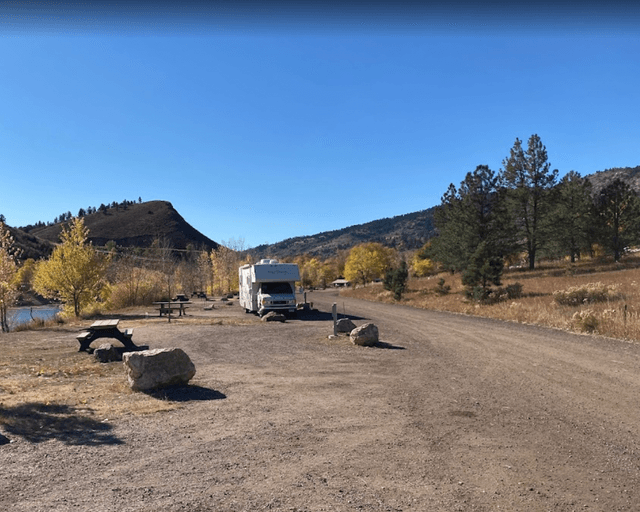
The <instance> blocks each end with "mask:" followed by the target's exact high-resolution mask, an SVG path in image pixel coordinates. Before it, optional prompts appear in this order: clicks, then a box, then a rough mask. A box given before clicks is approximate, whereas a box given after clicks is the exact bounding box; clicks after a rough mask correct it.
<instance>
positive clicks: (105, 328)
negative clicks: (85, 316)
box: [76, 319, 141, 352]
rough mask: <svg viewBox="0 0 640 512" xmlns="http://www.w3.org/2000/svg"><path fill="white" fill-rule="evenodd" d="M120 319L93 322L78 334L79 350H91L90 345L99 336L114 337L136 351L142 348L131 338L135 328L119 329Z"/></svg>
mask: <svg viewBox="0 0 640 512" xmlns="http://www.w3.org/2000/svg"><path fill="white" fill-rule="evenodd" d="M119 322H120V320H118V319H113V320H97V321H95V322H93V323H92V324H91V325H90V326H89V327H88V328H87V330H86V331H84V332H81V333H80V334H78V335H77V336H76V339H77V340H78V341H79V342H80V349H79V350H78V351H79V352H82V351H87V352H89V346H90V345H91V343H92V342H93V341H95V340H97V339H98V338H114V339H116V340H118V341H119V342H120V343H122V344H123V345H124V346H125V348H127V349H129V350H131V351H135V350H141V348H140V347H138V346H137V345H135V344H134V343H133V342H132V341H131V338H132V336H133V329H126V330H124V331H121V330H120V329H118V323H119Z"/></svg>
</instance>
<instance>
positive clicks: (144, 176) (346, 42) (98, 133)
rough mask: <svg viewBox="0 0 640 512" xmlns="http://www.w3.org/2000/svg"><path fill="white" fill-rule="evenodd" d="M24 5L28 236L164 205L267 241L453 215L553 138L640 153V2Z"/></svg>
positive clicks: (5, 63)
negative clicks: (113, 209) (92, 216)
mask: <svg viewBox="0 0 640 512" xmlns="http://www.w3.org/2000/svg"><path fill="white" fill-rule="evenodd" d="M14 4H16V5H17V6H18V7H17V8H14V9H7V8H6V6H5V7H1V8H0V176H1V180H0V213H2V214H4V215H5V217H6V218H7V222H8V224H9V225H12V226H22V225H27V224H31V223H35V222H37V221H40V220H42V221H50V220H53V219H54V218H55V217H57V216H58V215H59V214H61V213H63V212H66V211H71V212H72V213H73V214H76V213H77V211H78V210H79V209H80V208H86V207H87V206H99V205H100V204H101V203H110V202H112V201H122V200H123V199H129V200H137V198H138V197H142V199H143V201H147V200H155V199H162V200H167V201H170V202H171V203H173V205H174V207H175V208H176V209H177V210H178V211H179V212H180V213H181V214H182V215H183V216H184V217H185V219H186V220H187V221H188V222H189V223H191V224H192V225H193V226H194V227H196V228H197V229H198V230H200V231H201V232H202V233H204V234H205V235H207V236H208V237H210V238H212V239H214V240H216V241H228V240H230V239H234V240H239V239H243V240H244V242H245V246H249V247H252V246H256V245H259V244H262V243H275V242H278V241H281V240H284V239H286V238H289V237H294V236H301V235H311V234H315V233H318V232H321V231H327V230H333V229H340V228H343V227H346V226H350V225H354V224H360V223H364V222H368V221H371V220H375V219H380V218H383V217H392V216H394V215H401V214H404V213H410V212H414V211H418V210H422V209H425V208H428V207H431V206H434V205H436V204H438V203H439V202H440V198H441V196H442V194H443V193H444V192H445V191H446V188H447V186H448V185H449V183H452V182H453V183H454V184H456V185H458V184H459V182H460V181H461V180H462V179H463V178H464V176H465V174H466V173H467V172H469V171H473V170H474V169H475V167H476V166H477V165H480V164H486V165H489V167H491V168H492V169H493V170H495V171H497V170H499V169H500V167H501V165H502V161H503V159H504V158H505V157H506V156H507V155H508V153H509V150H510V148H511V147H512V145H513V143H514V140H515V138H516V137H518V138H520V139H521V140H523V141H525V142H526V140H527V139H528V138H529V136H530V135H531V134H534V133H537V134H538V135H539V136H540V137H541V139H542V142H543V143H544V144H545V145H546V147H547V151H548V154H549V161H550V162H551V165H552V167H553V168H557V169H558V170H559V171H560V174H561V175H563V174H565V173H566V172H568V171H570V170H575V171H578V172H580V173H581V174H582V175H586V174H590V173H593V172H595V171H598V170H604V169H607V168H611V167H618V166H620V167H625V166H629V167H633V166H636V165H640V154H639V148H640V126H639V122H640V121H639V120H640V116H639V115H638V114H639V113H640V112H639V111H640V101H639V100H640V98H639V93H638V91H639V90H640V88H639V87H638V83H640V57H639V56H640V28H636V27H640V25H639V24H638V23H637V22H638V21H640V17H638V10H637V8H632V7H630V5H631V4H616V5H615V8H608V9H605V10H603V8H602V6H601V5H600V4H598V3H586V4H582V5H583V10H581V11H580V12H577V13H576V12H571V13H570V14H567V13H566V12H565V11H564V10H563V9H564V7H566V6H569V5H570V4H566V5H565V6H564V7H563V4H559V5H560V7H557V8H556V9H560V11H554V10H553V8H552V4H549V5H548V6H547V7H546V8H543V9H542V11H540V12H536V13H531V12H528V11H525V10H522V9H521V10H516V11H512V10H508V9H503V8H502V7H501V5H500V4H499V3H498V4H495V5H493V7H492V8H487V9H485V10H482V9H477V8H475V7H473V5H474V4H471V3H469V4H465V3H458V4H454V7H446V6H445V4H444V3H442V4H430V6H429V7H417V4H415V5H414V4H412V3H406V4H400V6H401V8H400V9H398V10H393V9H392V4H384V3H380V4H371V5H375V6H376V7H375V8H371V7H369V8H368V9H367V5H366V4H358V3H353V4H345V5H346V6H347V7H344V8H343V10H341V11H339V12H338V13H337V14H336V12H335V9H337V6H338V5H339V4H331V3H329V4H328V5H331V6H333V8H334V11H332V10H331V9H324V10H323V9H322V8H320V7H317V9H314V8H309V9H308V10H304V9H302V8H297V10H296V9H294V7H293V6H296V5H298V4H294V3H280V4H272V6H274V7H273V8H272V9H271V10H268V9H262V10H261V9H260V8H259V7H258V4H251V3H244V4H243V3H240V4H236V7H235V8H234V4H231V3H224V2H223V3H220V2H219V3H216V4H215V5H216V6H218V8H217V9H212V8H211V5H212V4H209V3H204V2H203V3H197V2H195V3H191V4H187V7H184V8H182V9H183V10H182V11H181V10H180V5H181V4H172V3H170V2H169V3H164V4H158V5H160V6H158V5H156V6H155V7H154V8H151V9H148V8H147V4H144V3H140V4H137V6H136V8H135V9H134V10H132V11H113V10H112V9H111V10H110V9H108V8H107V7H108V5H109V4H108V3H106V2H105V3H96V2H88V3H85V4H80V5H84V6H87V5H89V6H90V7H91V8H87V7H84V8H80V9H76V10H74V9H71V8H69V9H65V5H66V4H65V3H64V2H62V8H59V5H60V3H59V2H58V3H55V4H53V3H52V4H47V3H46V2H45V3H42V5H41V7H42V8H41V9H33V8H29V9H26V8H25V9H23V8H20V2H15V3H14ZM32 4H33V3H32ZM30 5H31V4H30ZM316 5H318V6H319V5H320V4H316ZM340 5H341V4H340ZM505 5H507V4H505ZM553 5H555V4H553ZM602 5H604V4H602ZM51 6H54V7H55V6H58V7H55V8H54V7H51ZM584 6H586V7H584Z"/></svg>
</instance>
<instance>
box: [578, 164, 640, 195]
mask: <svg viewBox="0 0 640 512" xmlns="http://www.w3.org/2000/svg"><path fill="white" fill-rule="evenodd" d="M587 178H589V181H590V182H591V184H592V185H593V190H594V192H595V191H599V190H601V189H603V188H604V187H606V186H607V185H609V184H610V183H611V182H612V181H614V180H615V179H616V178H620V179H621V180H622V181H624V182H626V183H627V184H628V185H629V186H630V187H631V188H632V189H633V190H635V191H636V192H637V193H640V165H639V166H637V167H613V168H611V169H605V170H604V171H598V172H596V173H593V174H590V175H589V176H587Z"/></svg>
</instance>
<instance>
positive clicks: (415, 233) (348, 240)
mask: <svg viewBox="0 0 640 512" xmlns="http://www.w3.org/2000/svg"><path fill="white" fill-rule="evenodd" d="M434 210H435V207H434V208H429V209H427V210H421V211H419V212H414V213H407V214H405V215H398V216H396V217H391V218H385V219H380V220H374V221H371V222H367V223H366V224H358V225H355V226H349V227H346V228H343V229H338V230H334V231H325V232H323V233H318V234H316V235H309V236H300V237H295V238H288V239H286V240H283V241H282V242H278V243H275V244H270V245H267V244H265V245H259V246H258V247H254V248H252V249H249V250H248V251H247V253H248V254H250V255H251V256H252V257H254V258H256V259H258V258H264V257H274V258H285V257H293V256H297V255H300V254H309V255H311V256H317V257H320V258H323V259H326V258H329V257H331V256H335V255H336V253H337V252H338V251H339V250H346V249H351V248H352V247H354V246H356V245H358V244H361V243H364V242H379V243H381V244H383V245H385V246H388V247H395V248H397V249H401V250H402V249H405V250H408V249H417V248H419V247H422V246H423V245H424V244H425V243H426V242H427V240H428V239H429V238H431V237H432V236H434V235H435V227H434V224H433V212H434Z"/></svg>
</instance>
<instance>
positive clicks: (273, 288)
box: [260, 283, 293, 295]
mask: <svg viewBox="0 0 640 512" xmlns="http://www.w3.org/2000/svg"><path fill="white" fill-rule="evenodd" d="M260 291H261V292H262V293H267V294H269V295H273V294H277V293H292V291H293V290H291V285H290V284H289V283H262V286H261V287H260Z"/></svg>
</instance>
